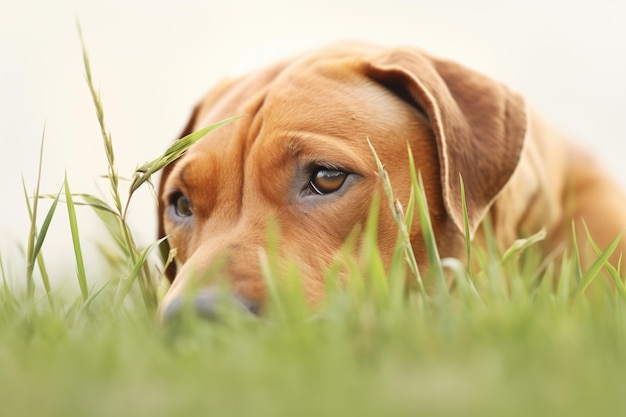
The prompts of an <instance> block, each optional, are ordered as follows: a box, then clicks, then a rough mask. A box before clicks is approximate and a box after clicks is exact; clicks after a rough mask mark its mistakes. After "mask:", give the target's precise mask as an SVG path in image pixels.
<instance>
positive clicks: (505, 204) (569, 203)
mask: <svg viewBox="0 0 626 417" xmlns="http://www.w3.org/2000/svg"><path fill="white" fill-rule="evenodd" d="M239 114H246V115H247V117H243V118H240V119H238V120H236V121H234V122H232V123H230V124H228V125H226V126H225V127H223V128H221V129H219V130H217V131H215V132H213V133H211V134H210V135H207V136H206V137H205V138H203V139H202V140H200V141H199V142H197V143H196V144H194V145H193V146H192V147H191V148H190V149H189V150H188V151H187V152H186V153H185V154H184V155H183V156H182V157H181V158H179V159H178V160H177V161H175V162H174V163H172V164H170V165H168V166H167V167H166V168H165V169H164V171H163V174H162V178H161V182H160V185H159V190H158V193H159V207H158V217H159V236H160V237H163V236H166V235H167V236H168V239H167V242H168V245H169V247H170V248H175V249H176V256H175V262H173V263H172V264H171V265H170V266H169V268H168V269H167V271H166V275H167V277H168V279H169V280H170V281H171V287H170V288H169V290H168V292H167V294H166V295H165V297H164V298H163V300H162V302H161V305H160V312H159V314H160V317H161V318H163V319H168V318H169V317H175V316H176V315H177V314H179V312H180V309H181V304H182V299H183V296H184V294H185V292H186V291H188V290H189V288H195V289H199V291H198V292H197V295H196V296H195V304H194V305H195V308H196V310H197V311H198V313H199V314H200V315H202V316H206V315H209V316H210V315H212V314H214V304H215V302H216V299H217V298H218V297H217V295H216V294H217V291H216V290H215V288H216V282H217V281H219V280H226V281H227V282H228V283H229V285H230V288H231V289H232V293H233V294H234V297H235V298H236V300H237V303H239V304H240V305H241V306H243V307H244V308H246V309H247V310H249V311H251V312H253V313H258V312H259V311H260V310H261V309H262V306H263V300H264V299H265V297H266V293H267V288H266V284H265V281H264V279H263V277H262V273H261V266H260V261H259V249H260V248H264V246H265V245H266V230H267V227H268V222H270V221H272V222H275V224H277V225H278V229H279V232H278V235H279V237H278V241H279V257H280V259H281V260H283V261H284V262H291V263H294V264H295V265H296V266H297V267H298V269H299V271H300V273H301V277H302V286H303V289H304V293H305V295H306V298H307V299H308V300H309V301H310V302H312V303H315V302H318V301H319V300H321V299H322V298H323V296H324V288H325V284H324V279H323V276H324V270H325V269H326V268H327V267H328V266H329V265H330V264H331V262H332V261H333V259H335V257H336V255H337V253H338V252H339V251H340V248H341V247H342V244H343V243H344V242H345V241H346V239H347V238H348V236H350V235H351V233H353V231H354V230H355V228H359V227H360V226H362V225H364V224H365V222H366V219H367V217H368V213H369V211H370V206H371V203H372V201H373V199H374V197H375V196H376V195H382V194H383V191H382V181H381V178H380V176H379V175H378V173H377V168H376V163H375V159H374V156H373V153H372V152H371V148H370V146H369V144H368V141H370V142H371V144H372V146H373V148H374V149H375V150H376V152H377V155H378V156H379V158H380V160H381V161H382V163H383V164H384V165H385V167H386V170H387V172H388V175H389V178H390V182H391V185H392V187H393V190H394V194H395V197H396V198H397V199H398V201H399V202H400V203H401V204H403V205H406V203H407V202H408V200H409V197H410V194H411V180H410V169H409V159H408V152H409V151H408V149H409V147H410V150H411V152H412V156H413V158H414V161H415V166H416V168H417V169H418V170H419V172H420V173H421V176H422V178H423V184H424V192H425V195H426V197H427V201H428V208H429V211H430V216H431V221H432V225H433V230H434V234H435V238H436V242H437V244H438V247H439V251H440V255H441V256H442V257H456V258H459V259H464V253H465V246H464V245H465V243H464V242H465V227H464V226H465V223H464V213H463V205H462V198H461V181H460V178H462V179H463V182H464V187H465V195H466V207H467V215H468V225H469V234H470V237H471V239H473V240H474V241H475V242H478V244H480V242H484V239H485V236H484V231H483V229H482V228H481V227H480V225H481V222H482V221H483V219H484V218H485V216H487V215H489V216H490V219H491V222H492V226H493V234H494V237H495V240H496V242H497V243H498V244H499V245H500V246H501V247H502V248H507V247H509V245H511V244H512V243H513V242H514V241H515V240H516V239H518V238H520V237H521V236H525V235H529V234H532V233H535V232H537V231H539V230H541V229H545V231H546V232H547V238H546V240H545V241H544V242H543V246H544V249H545V253H546V254H547V253H550V252H551V251H555V250H558V248H559V247H560V246H562V245H563V244H571V243H572V242H571V241H570V239H572V237H571V236H572V233H571V230H572V227H571V225H572V221H573V222H574V224H575V228H576V230H577V231H578V233H577V234H576V235H577V236H578V242H577V243H578V245H579V247H581V248H583V247H586V246H588V240H587V238H586V236H585V233H584V229H583V227H584V225H586V227H587V228H588V230H589V231H590V233H591V236H592V237H593V238H594V240H595V242H596V243H597V244H598V245H599V246H600V247H602V248H604V247H606V246H607V245H608V244H609V243H610V242H611V241H613V239H615V238H616V236H618V234H619V233H621V232H622V231H623V230H624V229H626V210H625V207H626V197H625V196H624V193H623V192H622V191H621V190H620V188H619V187H618V186H617V185H616V184H615V183H614V182H613V181H612V180H611V179H610V178H609V177H608V176H607V175H606V174H605V173H604V172H603V170H602V167H601V166H600V165H599V164H598V163H596V162H594V161H593V160H592V159H591V158H590V157H589V156H588V155H587V154H586V153H585V152H584V151H582V150H581V149H578V148H577V147H576V146H574V145H572V144H571V143H569V142H567V140H565V139H564V138H563V137H562V135H560V134H559V132H557V131H555V130H554V129H552V128H551V127H550V126H549V125H547V124H546V123H544V122H543V121H542V120H541V119H540V118H539V116H538V115H536V114H535V113H534V112H533V111H532V110H531V109H529V107H528V106H527V104H526V102H525V100H524V99H523V97H522V96H521V95H520V94H518V93H517V92H515V91H513V90H511V89H510V88H508V87H507V86H505V85H503V84H501V83H499V82H496V81H494V80H492V79H490V78H488V77H486V76H484V75H482V74H479V73H478V72H476V71H473V70H471V69H468V68H465V67H464V66H462V65H459V64H457V63H455V62H452V61H449V60H445V59H441V58H438V57H435V56H432V55H430V54H428V53H426V52H424V51H422V50H420V49H416V48H412V47H397V48H385V47H380V46H375V45H368V44H360V43H341V44H335V45H331V46H328V47H325V48H322V49H319V50H316V51H313V52H309V53H306V54H303V55H301V56H299V57H297V58H294V59H289V60H284V61H282V62H279V63H276V64H274V65H272V66H270V67H268V68H265V69H263V70H260V71H256V72H252V73H250V74H248V75H245V76H242V77H240V78H237V79H234V80H228V81H225V82H222V83H221V84H219V85H218V86H217V87H215V88H214V89H213V90H211V91H210V92H209V93H208V94H207V95H206V96H205V97H204V99H203V100H201V101H200V103H199V104H197V106H196V107H195V109H194V110H193V113H192V115H191V119H190V120H189V122H188V123H187V126H186V128H185V129H184V132H183V136H184V135H186V134H189V133H191V132H193V131H196V130H198V129H200V128H202V127H205V126H207V125H209V124H211V123H214V122H216V121H219V120H222V119H225V118H227V117H230V116H233V115H239ZM381 206H382V205H381ZM583 222H584V223H583ZM420 230H421V229H420V227H419V221H418V220H417V215H416V219H415V221H414V227H412V229H411V235H410V238H411V244H412V247H413V251H414V253H415V255H416V258H417V259H418V265H419V267H420V268H421V269H425V268H428V259H427V256H426V250H425V245H424V242H423V238H422V236H421V231H420ZM397 236H398V229H397V225H396V223H395V222H394V219H393V216H392V212H391V210H390V209H386V210H385V209H384V208H383V209H381V212H380V214H379V218H378V235H377V239H378V248H379V250H380V253H381V257H382V259H383V262H384V263H385V264H386V265H387V266H388V265H389V263H390V261H391V256H392V252H393V248H394V244H395V242H396V238H397ZM625 249H626V245H625V244H624V243H620V244H619V246H618V247H617V249H616V251H615V253H614V254H613V259H614V260H616V259H618V257H619V256H620V255H621V253H623V252H625ZM218 259H221V260H222V261H221V264H220V266H219V267H215V266H214V265H215V263H216V261H217V260H218ZM212 265H213V266H212Z"/></svg>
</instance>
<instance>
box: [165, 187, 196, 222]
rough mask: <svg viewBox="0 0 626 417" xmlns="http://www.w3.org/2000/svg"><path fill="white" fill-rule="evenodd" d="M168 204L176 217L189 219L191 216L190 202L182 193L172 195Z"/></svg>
mask: <svg viewBox="0 0 626 417" xmlns="http://www.w3.org/2000/svg"><path fill="white" fill-rule="evenodd" d="M170 204H171V205H172V206H173V207H174V212H175V213H176V215H177V216H178V217H189V216H191V215H192V214H193V212H192V210H191V202H190V201H189V199H188V198H187V197H185V196H184V195H183V194H182V193H176V194H174V195H173V196H172V199H171V200H170Z"/></svg>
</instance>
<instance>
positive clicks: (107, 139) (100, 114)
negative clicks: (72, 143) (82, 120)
mask: <svg viewBox="0 0 626 417" xmlns="http://www.w3.org/2000/svg"><path fill="white" fill-rule="evenodd" d="M76 25H77V28H78V35H79V38H80V43H81V47H82V53H83V66H84V69H85V77H86V80H87V85H88V87H89V92H90V93H91V99H92V101H93V104H94V107H95V108H96V116H97V118H98V124H99V125H100V133H101V135H102V140H103V142H104V150H105V153H106V156H107V162H108V175H107V177H108V179H109V183H110V188H111V195H112V197H113V201H114V204H115V208H116V209H117V212H118V213H119V214H120V215H121V214H122V200H121V198H120V194H119V176H118V174H117V170H116V168H115V153H114V151H113V140H112V139H111V133H110V132H109V130H108V129H107V126H106V123H105V121H104V110H103V108H102V100H101V98H100V94H99V93H98V91H97V90H96V87H95V86H94V83H93V77H92V74H91V64H90V62H89V55H88V54H87V48H86V46H85V40H84V37H83V31H82V29H81V27H80V24H79V23H78V22H77V23H76Z"/></svg>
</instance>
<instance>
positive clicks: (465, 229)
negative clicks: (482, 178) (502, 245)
mask: <svg viewBox="0 0 626 417" xmlns="http://www.w3.org/2000/svg"><path fill="white" fill-rule="evenodd" d="M459 182H460V183H461V208H462V209H463V232H464V233H465V256H466V257H467V270H468V272H469V273H470V274H471V270H472V268H471V267H470V266H471V264H472V240H471V236H470V227H469V216H468V214H467V201H466V200H465V182H463V176H462V175H461V174H460V173H459Z"/></svg>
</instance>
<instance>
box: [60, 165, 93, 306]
mask: <svg viewBox="0 0 626 417" xmlns="http://www.w3.org/2000/svg"><path fill="white" fill-rule="evenodd" d="M63 186H64V188H65V202H66V205H67V214H68V217H69V222H70V231H71V233H72V244H73V247H74V258H75V260H76V274H77V278H78V286H79V287H80V293H81V295H82V297H83V301H87V299H88V298H89V288H88V286H87V274H86V272H85V262H84V260H83V251H82V248H81V245H80V236H79V234H78V222H77V220H76V209H75V207H74V199H73V198H72V193H71V192H70V186H69V184H68V182H67V175H66V176H65V181H64V183H63Z"/></svg>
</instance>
